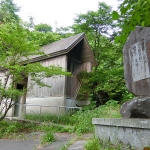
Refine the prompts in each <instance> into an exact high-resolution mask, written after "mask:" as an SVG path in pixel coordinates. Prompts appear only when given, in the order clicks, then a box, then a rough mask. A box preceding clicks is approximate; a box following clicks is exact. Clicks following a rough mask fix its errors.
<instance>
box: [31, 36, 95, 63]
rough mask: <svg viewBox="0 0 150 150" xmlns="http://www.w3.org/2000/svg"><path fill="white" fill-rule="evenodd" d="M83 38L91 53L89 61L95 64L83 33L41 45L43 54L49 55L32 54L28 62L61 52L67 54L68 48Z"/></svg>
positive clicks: (57, 54)
mask: <svg viewBox="0 0 150 150" xmlns="http://www.w3.org/2000/svg"><path fill="white" fill-rule="evenodd" d="M83 39H84V41H85V43H86V49H87V51H88V52H89V53H90V55H91V60H90V61H91V62H92V63H93V65H95V64H96V61H95V58H94V55H93V53H92V50H91V48H90V46H89V44H88V41H87V39H86V37H85V34H84V33H80V34H76V35H74V36H71V37H68V38H64V39H62V40H59V41H56V42H52V43H50V44H47V45H45V46H43V47H42V48H41V50H42V51H44V53H45V54H47V55H50V57H48V56H47V55H43V56H33V57H32V58H31V59H30V60H29V62H36V61H40V60H44V59H48V58H51V57H56V56H60V55H63V54H67V53H68V52H69V51H70V50H72V49H73V48H74V47H75V46H76V45H77V44H78V43H79V42H80V41H81V40H83Z"/></svg>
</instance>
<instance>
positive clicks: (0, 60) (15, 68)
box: [0, 22, 69, 120]
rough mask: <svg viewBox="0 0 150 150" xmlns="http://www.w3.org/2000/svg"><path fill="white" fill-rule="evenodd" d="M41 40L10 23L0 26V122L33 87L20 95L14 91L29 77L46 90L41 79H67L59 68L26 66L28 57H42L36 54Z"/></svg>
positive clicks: (26, 30)
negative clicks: (62, 77) (60, 76)
mask: <svg viewBox="0 0 150 150" xmlns="http://www.w3.org/2000/svg"><path fill="white" fill-rule="evenodd" d="M35 36H36V38H35ZM41 38H43V37H41V36H39V37H37V35H35V34H34V32H31V31H29V30H28V29H27V28H23V27H22V25H20V24H18V23H13V22H11V23H5V24H1V25H0V54H1V57H0V74H1V76H3V79H2V80H0V107H1V111H0V120H2V119H3V118H4V117H5V115H6V114H7V112H8V110H9V109H10V108H11V107H12V106H13V105H14V104H15V103H16V101H17V100H18V98H20V97H21V96H22V95H24V94H25V93H26V92H27V91H28V90H30V89H31V88H32V86H33V85H31V87H28V89H27V88H26V89H24V90H23V91H20V90H19V89H17V88H16V85H17V83H19V82H20V81H22V80H24V79H25V78H27V77H28V76H30V77H31V79H32V80H33V81H34V83H36V84H38V85H39V86H40V87H42V86H47V87H49V85H47V84H46V83H44V82H42V79H43V78H45V77H50V76H54V75H69V73H67V72H65V71H64V70H63V69H62V68H60V67H56V66H49V67H44V66H42V65H41V64H40V63H31V64H29V63H28V60H29V59H30V57H31V56H32V55H44V53H43V52H41V51H40V50H39V48H40V45H41V40H40V39H41ZM35 39H38V40H35ZM2 112H3V113H2Z"/></svg>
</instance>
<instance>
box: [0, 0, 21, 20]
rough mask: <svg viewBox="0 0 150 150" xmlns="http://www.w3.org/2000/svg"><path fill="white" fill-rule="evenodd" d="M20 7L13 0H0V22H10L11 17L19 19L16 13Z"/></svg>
mask: <svg viewBox="0 0 150 150" xmlns="http://www.w3.org/2000/svg"><path fill="white" fill-rule="evenodd" d="M19 10H20V8H19V7H18V6H17V5H16V4H15V3H14V2H13V0H1V1H0V22H5V21H8V22H11V20H12V19H14V20H16V21H19V20H20V18H19V16H18V15H17V14H16V12H18V11H19Z"/></svg>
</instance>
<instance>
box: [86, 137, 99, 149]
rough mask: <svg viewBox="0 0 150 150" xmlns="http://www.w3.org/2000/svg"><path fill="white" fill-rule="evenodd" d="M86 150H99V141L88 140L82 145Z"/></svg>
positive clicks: (96, 139)
mask: <svg viewBox="0 0 150 150" xmlns="http://www.w3.org/2000/svg"><path fill="white" fill-rule="evenodd" d="M84 148H85V149H86V150H100V142H99V139H98V138H96V137H93V138H92V139H90V140H88V142H87V144H85V145H84Z"/></svg>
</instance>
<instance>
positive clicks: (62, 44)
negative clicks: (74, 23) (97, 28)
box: [42, 33, 84, 54]
mask: <svg viewBox="0 0 150 150" xmlns="http://www.w3.org/2000/svg"><path fill="white" fill-rule="evenodd" d="M83 37H84V33H80V34H77V35H74V36H71V37H68V38H64V39H62V40H59V41H56V42H53V43H50V44H47V45H45V46H43V47H42V50H43V51H44V52H45V53H46V54H52V53H56V52H60V51H64V50H65V51H66V53H67V52H68V51H69V50H70V49H71V48H72V47H73V46H74V45H76V44H77V43H79V42H80V41H81V40H82V39H83Z"/></svg>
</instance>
